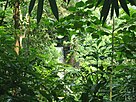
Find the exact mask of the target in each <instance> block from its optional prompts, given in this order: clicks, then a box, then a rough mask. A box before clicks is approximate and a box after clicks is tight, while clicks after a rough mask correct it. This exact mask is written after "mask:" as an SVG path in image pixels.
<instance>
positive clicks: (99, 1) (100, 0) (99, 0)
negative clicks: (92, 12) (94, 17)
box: [95, 0, 102, 8]
mask: <svg viewBox="0 0 136 102" xmlns="http://www.w3.org/2000/svg"><path fill="white" fill-rule="evenodd" d="M101 2H102V0H98V2H97V4H96V6H95V8H96V7H98V5H99V4H100V3H101Z"/></svg>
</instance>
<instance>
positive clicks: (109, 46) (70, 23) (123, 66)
mask: <svg viewBox="0 0 136 102" xmlns="http://www.w3.org/2000/svg"><path fill="white" fill-rule="evenodd" d="M5 1H6V0H2V1H0V3H1V7H0V9H2V11H0V20H1V21H2V23H1V25H0V101H1V102H109V101H112V102H135V101H136V75H135V73H136V8H135V7H134V6H130V5H128V7H129V8H130V11H129V12H130V16H128V15H126V14H125V13H124V12H123V11H122V10H121V9H120V11H121V12H120V17H119V18H114V19H113V21H114V22H112V20H110V19H107V22H106V23H105V25H103V26H102V24H101V21H100V20H99V17H100V14H99V12H100V11H99V8H97V9H95V11H94V8H95V5H94V4H96V2H95V3H93V2H89V0H84V1H80V2H77V3H75V2H74V1H71V2H70V4H69V6H67V4H64V3H63V2H60V1H58V2H57V4H58V9H60V8H61V10H62V11H61V12H59V13H60V14H63V13H64V14H65V15H60V17H61V18H60V19H59V21H56V19H55V18H54V17H53V16H52V15H51V9H50V8H48V7H46V6H47V2H46V1H45V2H46V4H45V5H43V8H44V9H43V11H41V10H42V7H40V6H39V4H38V2H37V1H36V3H35V4H36V5H35V6H36V8H33V13H32V14H31V17H30V20H29V16H28V12H29V10H28V8H27V7H28V5H29V2H28V1H25V0H23V1H22V2H21V3H20V27H19V28H18V29H15V27H14V22H13V18H12V17H13V15H14V14H13V12H12V11H13V7H8V8H6V10H3V8H4V7H5V4H6V2H5ZM9 1H10V0H9ZM31 1H32V0H31ZM54 1H55V0H54ZM68 1H69V0H68ZM100 1H101V0H100ZM121 1H122V0H120V2H121ZM39 2H41V1H40V0H39ZM49 2H50V4H48V5H52V6H51V7H52V11H53V13H55V11H54V9H53V5H56V4H52V3H53V1H51V0H49ZM12 3H13V2H11V4H10V6H13V5H12ZM41 3H42V2H41ZM42 4H43V3H42ZM73 4H75V5H73ZM99 6H100V8H101V5H99ZM121 6H122V5H121ZM123 7H124V6H123ZM31 9H32V7H31ZM36 9H39V10H40V12H37V11H36V12H35V10H36ZM55 9H56V8H55ZM114 9H116V8H114ZM42 12H46V14H45V13H43V16H42V19H41V21H40V18H41V14H42ZM37 13H38V15H39V16H38V15H37ZM116 13H117V12H116ZM54 15H56V18H57V15H58V14H54ZM37 17H38V19H37ZM106 18H107V17H106ZM36 19H37V20H38V22H39V21H40V23H39V24H38V26H37V24H36V22H37V21H36ZM16 33H19V35H20V36H21V35H25V38H22V43H21V39H20V44H22V46H19V47H20V48H19V49H20V50H19V54H17V53H16V51H15V50H14V49H15V48H16V47H18V46H15V42H16V35H15V34H16ZM56 46H59V47H60V46H61V47H63V48H64V63H61V62H60V61H58V58H59V57H60V56H62V54H61V53H60V52H58V51H57V50H56ZM111 78H112V80H111ZM111 82H112V83H111ZM111 89H112V90H111ZM111 91H112V92H111ZM110 93H112V95H110ZM111 97H112V100H111V99H110V98H111Z"/></svg>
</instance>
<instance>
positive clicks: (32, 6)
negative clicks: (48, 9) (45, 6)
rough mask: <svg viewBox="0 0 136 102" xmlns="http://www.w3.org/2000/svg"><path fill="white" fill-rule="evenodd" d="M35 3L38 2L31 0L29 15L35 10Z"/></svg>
mask: <svg viewBox="0 0 136 102" xmlns="http://www.w3.org/2000/svg"><path fill="white" fill-rule="evenodd" d="M35 1H36V0H31V1H30V4H29V14H31V12H32V10H33V8H34V5H35Z"/></svg>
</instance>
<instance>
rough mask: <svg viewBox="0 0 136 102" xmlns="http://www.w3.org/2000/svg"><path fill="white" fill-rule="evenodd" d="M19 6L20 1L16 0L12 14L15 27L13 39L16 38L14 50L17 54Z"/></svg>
mask: <svg viewBox="0 0 136 102" xmlns="http://www.w3.org/2000/svg"><path fill="white" fill-rule="evenodd" d="M19 7H20V3H19V0H16V1H15V3H14V11H13V12H14V15H13V19H14V27H15V39H16V43H15V52H16V53H17V55H19V50H20V41H19V39H20V37H19V35H20V34H19V28H20V27H19V26H20V24H19V20H20V13H19Z"/></svg>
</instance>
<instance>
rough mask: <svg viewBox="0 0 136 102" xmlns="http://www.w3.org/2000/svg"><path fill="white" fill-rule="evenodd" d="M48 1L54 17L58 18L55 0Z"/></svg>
mask: <svg viewBox="0 0 136 102" xmlns="http://www.w3.org/2000/svg"><path fill="white" fill-rule="evenodd" d="M49 3H50V6H51V10H52V12H53V14H54V16H55V17H56V19H57V20H59V14H58V7H57V4H56V0H49Z"/></svg>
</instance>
